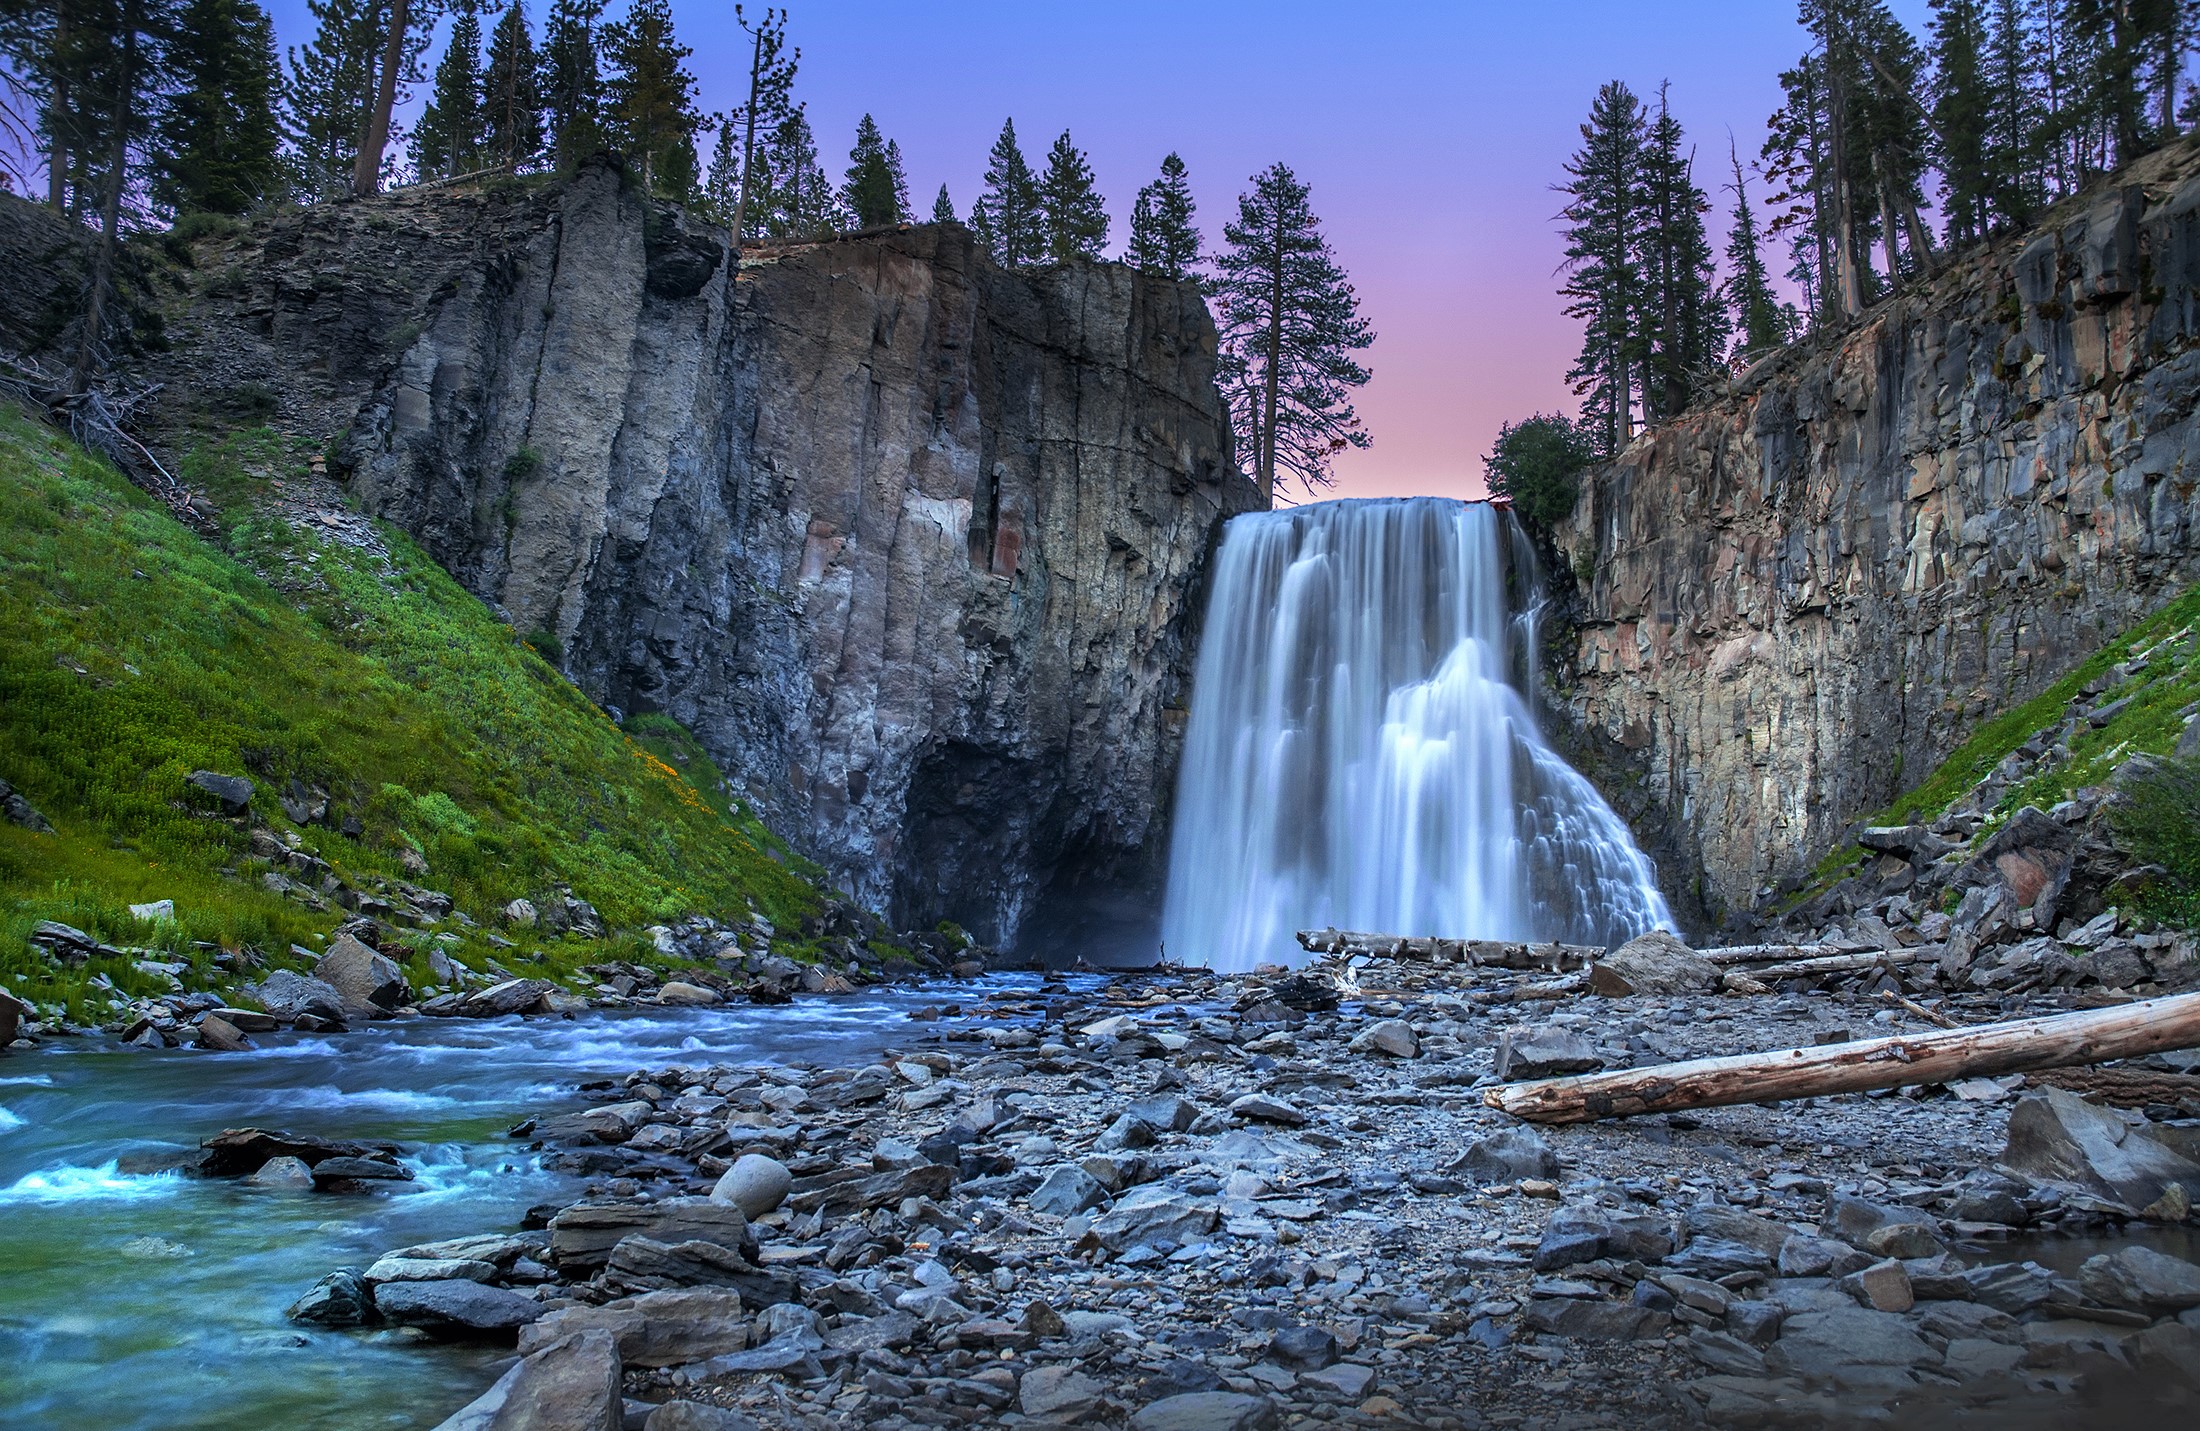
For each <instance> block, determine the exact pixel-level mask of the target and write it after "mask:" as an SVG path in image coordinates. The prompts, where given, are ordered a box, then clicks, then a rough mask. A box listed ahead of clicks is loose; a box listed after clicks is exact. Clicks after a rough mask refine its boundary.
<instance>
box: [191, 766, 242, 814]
mask: <svg viewBox="0 0 2200 1431" xmlns="http://www.w3.org/2000/svg"><path fill="white" fill-rule="evenodd" d="M183 783H184V784H186V785H188V786H190V787H191V788H192V789H194V790H196V791H198V792H199V793H200V794H202V795H209V796H212V797H213V799H214V802H215V804H217V805H219V806H220V807H221V812H222V813H223V814H224V815H242V814H243V813H244V812H245V811H246V810H248V809H250V808H251V806H252V791H253V785H252V782H251V781H250V780H248V779H246V778H245V777H244V776H242V775H222V774H218V773H217V772H215V771H212V770H194V771H192V772H191V773H190V774H189V775H186V776H184V777H183Z"/></svg>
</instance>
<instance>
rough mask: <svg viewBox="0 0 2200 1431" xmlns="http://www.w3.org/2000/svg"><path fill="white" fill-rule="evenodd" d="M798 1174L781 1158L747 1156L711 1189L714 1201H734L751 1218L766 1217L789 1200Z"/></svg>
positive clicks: (742, 1156)
mask: <svg viewBox="0 0 2200 1431" xmlns="http://www.w3.org/2000/svg"><path fill="white" fill-rule="evenodd" d="M793 1188H794V1174H793V1173H791V1172H789V1171H787V1165H786V1164H785V1163H782V1162H780V1161H779V1159H777V1158H772V1157H767V1156H765V1155H764V1154H762V1153H743V1154H742V1155H741V1156H740V1157H738V1158H736V1159H734V1162H733V1166H732V1167H730V1168H728V1169H726V1171H725V1172H724V1173H723V1174H721V1175H720V1176H719V1179H718V1182H717V1185H716V1186H714V1187H713V1188H711V1190H710V1197H711V1201H713V1202H730V1203H732V1204H733V1205H734V1206H735V1207H738V1208H740V1209H741V1211H742V1212H743V1213H744V1214H746V1215H747V1216H748V1217H750V1218H759V1217H762V1216H763V1215H764V1214H765V1213H767V1212H770V1211H772V1210H773V1209H775V1208H777V1207H778V1206H779V1205H780V1204H781V1203H783V1202H785V1201H786V1200H787V1194H788V1193H789V1192H791V1191H792V1190H793Z"/></svg>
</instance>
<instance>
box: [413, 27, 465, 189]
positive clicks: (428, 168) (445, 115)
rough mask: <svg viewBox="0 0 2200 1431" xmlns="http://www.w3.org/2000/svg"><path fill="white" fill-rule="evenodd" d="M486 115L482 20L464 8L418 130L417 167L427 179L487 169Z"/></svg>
mask: <svg viewBox="0 0 2200 1431" xmlns="http://www.w3.org/2000/svg"><path fill="white" fill-rule="evenodd" d="M481 113H482V105H481V17H480V15H479V14H478V13H477V12H476V11H475V9H474V7H473V6H472V5H471V4H461V5H460V7H459V10H458V18H457V19H456V20H454V21H452V22H451V38H450V41H449V43H447V44H446V45H445V46H444V47H443V58H442V60H441V61H440V62H438V63H437V65H436V67H435V81H434V86H433V88H432V89H430V91H429V94H428V106H427V108H426V109H424V110H422V111H421V113H420V123H419V126H418V127H417V128H415V129H414V130H413V136H412V152H413V166H414V167H415V168H416V169H418V170H419V171H420V177H421V178H423V179H440V178H448V177H449V176H451V175H453V174H469V173H472V172H473V171H474V170H475V169H477V168H479V167H480V166H481Z"/></svg>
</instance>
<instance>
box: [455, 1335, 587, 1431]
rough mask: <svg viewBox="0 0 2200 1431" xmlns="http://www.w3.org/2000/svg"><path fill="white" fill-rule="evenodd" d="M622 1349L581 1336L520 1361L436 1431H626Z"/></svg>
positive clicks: (554, 1344) (570, 1338)
mask: <svg viewBox="0 0 2200 1431" xmlns="http://www.w3.org/2000/svg"><path fill="white" fill-rule="evenodd" d="M621 1371H622V1368H621V1367H620V1365H619V1352H618V1348H617V1347H616V1346H615V1345H614V1344H613V1343H612V1340H611V1338H610V1337H609V1336H608V1335H607V1334H605V1333H603V1332H600V1331H588V1332H581V1333H578V1334H576V1335H574V1336H570V1337H566V1338H564V1339H563V1340H560V1341H557V1342H553V1343H551V1344H550V1345H548V1346H545V1347H542V1348H540V1349H538V1350H536V1351H535V1352H533V1353H532V1354H531V1355H529V1356H527V1357H524V1358H522V1359H521V1361H520V1362H519V1364H518V1365H517V1366H514V1367H513V1368H512V1369H511V1370H510V1371H508V1372H506V1373H505V1374H504V1375H503V1376H502V1377H501V1378H499V1379H498V1381H497V1383H496V1385H494V1386H492V1387H490V1388H489V1389H488V1390H487V1391H485V1392H483V1393H482V1394H481V1395H480V1396H479V1397H477V1398H476V1399H475V1400H473V1401H472V1402H469V1403H468V1404H467V1405H466V1406H464V1407H462V1408H461V1409H460V1410H459V1411H458V1412H457V1413H456V1414H455V1415H453V1416H452V1417H451V1418H450V1419H449V1420H447V1421H445V1422H444V1423H443V1424H442V1425H440V1426H438V1427H437V1428H436V1431H624V1426H625V1420H626V1416H625V1412H626V1399H625V1397H624V1396H623V1395H622V1394H621V1388H620V1375H621Z"/></svg>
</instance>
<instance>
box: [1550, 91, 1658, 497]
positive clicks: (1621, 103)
mask: <svg viewBox="0 0 2200 1431" xmlns="http://www.w3.org/2000/svg"><path fill="white" fill-rule="evenodd" d="M1647 130H1648V118H1647V115H1646V114H1645V112H1644V110H1643V106H1642V101H1641V100H1639V99H1637V98H1636V97H1635V94H1634V91H1632V90H1630V89H1629V88H1628V87H1627V86H1626V85H1624V84H1622V83H1620V82H1619V81H1618V80H1613V81H1611V82H1609V83H1607V84H1606V85H1605V86H1604V87H1603V88H1602V89H1599V90H1598V91H1597V95H1596V99H1595V100H1594V101H1593V102H1592V103H1591V105H1590V107H1589V120H1588V122H1587V123H1586V124H1583V125H1582V126H1581V139H1582V145H1581V148H1580V149H1579V150H1577V151H1575V153H1574V156H1573V157H1572V158H1571V159H1569V160H1568V161H1567V162H1566V173H1567V175H1568V179H1567V182H1566V183H1564V184H1562V185H1560V186H1559V188H1560V191H1561V192H1562V193H1564V194H1565V195H1566V196H1567V203H1566V207H1565V209H1564V210H1563V211H1562V212H1563V215H1564V217H1565V219H1566V225H1567V227H1566V250H1565V251H1566V268H1565V272H1566V282H1565V283H1564V284H1563V285H1562V286H1561V287H1560V289H1559V292H1560V294H1561V295H1562V296H1563V297H1565V298H1566V299H1567V304H1566V314H1567V316H1568V317H1570V318H1578V319H1580V320H1581V323H1582V329H1583V331H1582V339H1581V354H1580V356H1579V357H1578V358H1576V359H1575V360H1574V366H1573V367H1572V369H1571V370H1569V371H1568V372H1567V374H1566V380H1567V381H1568V382H1569V383H1571V384H1572V385H1573V389H1574V391H1575V392H1576V393H1577V394H1579V395H1580V396H1581V399H1582V403H1581V426H1582V430H1583V431H1584V432H1586V433H1587V434H1588V435H1589V438H1590V441H1591V442H1592V443H1594V444H1595V447H1596V450H1597V453H1598V455H1600V456H1610V455H1612V454H1614V453H1616V452H1618V451H1619V450H1620V449H1621V448H1623V447H1625V446H1626V445H1627V444H1628V443H1629V442H1630V441H1632V440H1633V438H1634V434H1635V400H1636V397H1637V396H1638V395H1639V393H1640V388H1639V387H1638V385H1637V380H1636V379H1637V372H1638V369H1639V367H1640V364H1641V360H1642V357H1643V345H1642V342H1641V329H1640V317H1641V312H1642V303H1643V293H1642V273H1641V266H1640V265H1641V251H1642V230H1643V226H1644V225H1645V223H1647V221H1648V219H1647V216H1646V215H1645V214H1644V212H1643V173H1642V170H1643V145H1644V141H1645V139H1646V137H1647Z"/></svg>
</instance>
